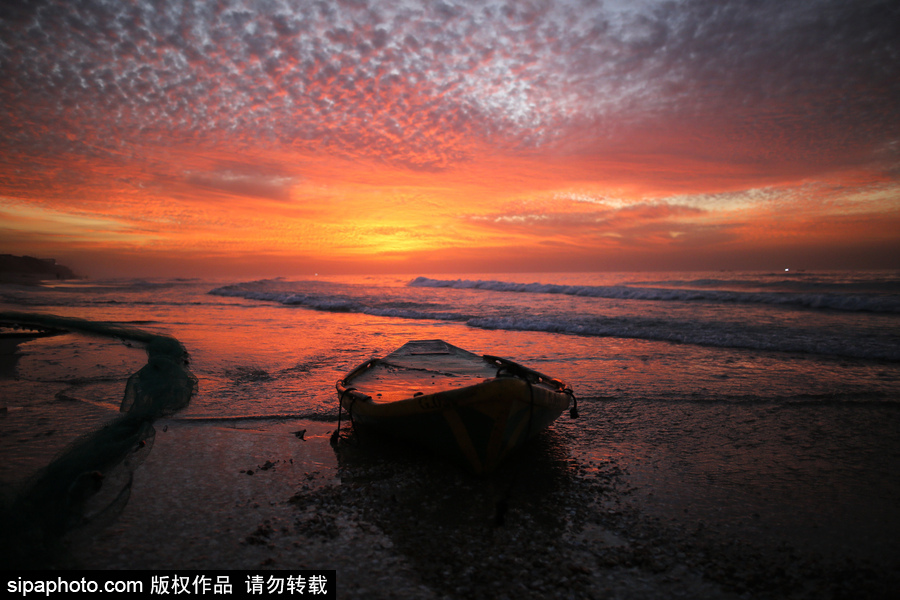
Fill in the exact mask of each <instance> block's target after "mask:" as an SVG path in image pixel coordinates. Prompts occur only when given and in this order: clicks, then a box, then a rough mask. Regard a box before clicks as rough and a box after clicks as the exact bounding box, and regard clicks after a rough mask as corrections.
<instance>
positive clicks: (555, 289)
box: [409, 277, 900, 313]
mask: <svg viewBox="0 0 900 600" xmlns="http://www.w3.org/2000/svg"><path fill="white" fill-rule="evenodd" d="M409 285H410V286H411V287H420V288H453V289H474V290H489V291H494V292H512V293H529V294H558V295H566V296H583V297H591V298H605V299H611V300H652V301H658V302H714V303H732V304H769V305H778V306H789V307H790V306H793V307H797V308H810V309H826V310H841V311H865V312H876V313H900V294H836V293H796V292H781V291H778V292H751V291H747V292H743V291H732V290H710V289H686V288H678V289H672V288H665V287H635V286H631V285H612V286H592V285H559V284H553V283H515V282H509V281H494V280H477V279H476V280H470V279H430V278H428V277H416V278H415V279H413V280H412V281H411V282H409ZM698 287H699V286H698Z"/></svg>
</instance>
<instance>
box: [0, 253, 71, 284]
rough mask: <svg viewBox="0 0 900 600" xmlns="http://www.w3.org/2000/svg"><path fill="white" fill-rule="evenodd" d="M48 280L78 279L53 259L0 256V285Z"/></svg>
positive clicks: (68, 269)
mask: <svg viewBox="0 0 900 600" xmlns="http://www.w3.org/2000/svg"><path fill="white" fill-rule="evenodd" d="M48 279H53V280H57V279H79V277H78V276H77V275H75V273H73V272H72V269H70V268H69V267H66V266H64V265H61V264H58V263H57V262H56V259H55V258H34V257H33V256H14V255H12V254H0V283H26V284H27V283H40V282H41V281H45V280H48Z"/></svg>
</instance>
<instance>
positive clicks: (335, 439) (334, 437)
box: [330, 381, 356, 447]
mask: <svg viewBox="0 0 900 600" xmlns="http://www.w3.org/2000/svg"><path fill="white" fill-rule="evenodd" d="M338 383H339V384H341V383H343V381H340V382H338ZM355 391H356V388H354V387H349V388H345V389H344V391H342V392H341V393H340V395H339V396H338V424H337V429H335V430H334V432H332V434H331V440H330V442H331V446H332V447H337V445H338V443H339V442H340V441H341V416H342V415H343V414H344V396H345V395H346V394H347V393H348V392H355ZM350 398H351V401H350V408H348V409H347V414H348V415H350V427H351V428H352V429H353V430H356V424H355V423H354V422H353V405H354V404H356V396H354V395H351V396H350Z"/></svg>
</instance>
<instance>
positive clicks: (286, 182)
mask: <svg viewBox="0 0 900 600" xmlns="http://www.w3.org/2000/svg"><path fill="white" fill-rule="evenodd" d="M185 181H187V183H189V184H191V185H194V186H197V187H200V188H204V189H206V190H215V191H219V192H223V193H226V194H230V195H235V196H249V197H252V198H267V199H269V200H277V201H280V202H286V201H288V200H290V192H291V186H292V185H293V184H294V178H293V177H283V176H277V175H276V176H264V175H256V174H242V173H235V172H232V171H218V172H211V173H204V172H189V173H186V174H185Z"/></svg>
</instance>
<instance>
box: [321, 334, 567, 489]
mask: <svg viewBox="0 0 900 600" xmlns="http://www.w3.org/2000/svg"><path fill="white" fill-rule="evenodd" d="M337 391H338V395H339V400H340V406H341V408H342V409H344V410H346V411H347V412H348V413H349V415H350V418H351V420H352V422H353V425H354V427H355V426H362V427H368V428H372V429H377V430H380V431H381V432H384V433H386V434H388V435H391V436H393V437H397V438H403V439H406V440H410V441H412V442H416V443H418V444H421V445H423V446H426V447H428V448H431V449H432V450H435V451H437V452H439V453H441V454H444V455H449V456H451V457H453V458H456V459H458V460H460V461H462V462H463V463H465V464H468V465H469V467H471V468H472V470H473V471H475V472H476V473H485V472H490V471H492V470H494V469H495V468H496V467H497V465H499V464H500V462H502V461H503V459H504V458H506V456H508V455H509V454H510V452H512V451H513V450H514V449H515V448H517V447H518V446H520V445H521V444H522V443H523V442H524V441H526V440H527V439H529V438H531V437H534V436H535V435H537V434H538V433H539V432H540V431H541V430H543V429H544V428H546V427H547V426H548V425H550V423H552V422H553V421H555V420H556V418H557V417H559V415H560V414H561V413H562V412H563V411H564V410H565V409H566V408H568V407H569V401H570V400H572V401H573V402H575V403H577V401H576V400H575V396H574V394H573V393H572V390H571V389H570V388H569V387H568V386H567V385H566V384H565V383H563V382H562V381H559V380H558V379H552V378H550V377H547V376H546V375H542V374H541V373H538V372H536V371H533V370H531V369H528V368H527V367H523V366H522V365H519V364H517V363H515V362H512V361H510V360H506V359H502V358H498V357H496V356H490V355H484V356H478V355H477V354H473V353H471V352H467V351H466V350H463V349H462V348H457V347H456V346H453V345H451V344H448V343H447V342H444V341H442V340H419V341H412V342H408V343H407V344H405V345H403V346H402V347H400V348H398V349H397V350H395V351H394V352H391V353H390V354H388V355H387V356H385V357H384V358H381V359H372V360H369V361H366V362H365V363H363V364H361V365H360V366H358V367H357V368H355V369H353V370H352V371H350V373H348V374H347V376H346V377H344V378H343V379H341V380H340V381H338V382H337ZM575 416H577V410H576V408H575V407H574V406H573V408H572V417H573V418H574V417H575ZM339 432H340V421H339V422H338V431H336V432H335V434H336V436H339V435H340V433H339ZM336 439H337V437H335V438H333V441H334V440H336Z"/></svg>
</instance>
